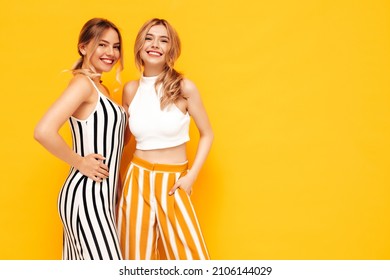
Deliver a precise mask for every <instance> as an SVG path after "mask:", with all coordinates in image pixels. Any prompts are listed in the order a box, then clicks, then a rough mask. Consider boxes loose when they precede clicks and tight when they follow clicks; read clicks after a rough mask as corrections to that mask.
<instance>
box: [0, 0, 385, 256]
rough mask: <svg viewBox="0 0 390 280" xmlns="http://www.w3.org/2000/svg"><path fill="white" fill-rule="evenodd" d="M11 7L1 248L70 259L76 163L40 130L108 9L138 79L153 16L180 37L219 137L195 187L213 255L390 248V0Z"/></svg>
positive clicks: (358, 252)
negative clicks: (51, 146)
mask: <svg viewBox="0 0 390 280" xmlns="http://www.w3.org/2000/svg"><path fill="white" fill-rule="evenodd" d="M2 2H6V3H2V4H3V5H2V7H3V8H2V9H1V11H0V28H1V36H0V38H1V39H0V40H1V44H0V50H1V76H0V77H1V86H2V90H1V92H2V93H1V110H0V116H1V120H0V125H1V127H0V129H1V145H0V155H1V163H0V164H1V168H0V170H1V173H0V174H1V178H0V181H1V183H0V207H1V210H0V259H59V258H61V248H62V247H61V246H62V228H61V223H60V220H59V216H58V213H57V205H56V203H57V195H58V192H59V190H60V187H61V185H62V183H63V180H64V178H65V177H66V175H67V172H68V166H67V165H66V164H64V163H62V162H60V161H59V160H58V159H56V158H55V157H54V156H52V155H50V154H49V153H48V152H47V151H46V150H44V149H43V148H42V147H41V146H40V145H39V144H38V143H37V142H35V141H34V140H33V137H32V135H33V129H34V126H35V124H36V123H37V122H38V120H39V119H40V117H41V116H42V115H43V113H44V112H45V110H46V109H47V108H48V106H49V105H50V104H51V103H52V102H53V101H54V100H55V99H56V98H57V97H58V96H59V94H60V93H61V91H62V90H63V89H64V88H65V86H66V85H67V83H68V80H69V78H70V74H68V73H61V71H62V70H64V69H67V68H69V67H71V65H72V64H73V62H74V61H75V60H76V59H77V53H76V43H77V36H78V33H79V31H80V29H81V26H82V25H83V24H84V22H86V21H87V20H88V19H90V18H91V17H96V16H97V17H106V18H108V19H110V20H112V21H113V22H115V23H116V24H117V25H118V26H119V27H120V28H121V29H122V35H123V36H124V38H125V41H124V43H125V45H124V47H125V51H126V52H125V67H126V70H125V71H124V72H123V74H122V79H123V80H124V81H127V80H129V79H135V78H137V77H138V73H137V71H136V69H135V67H134V66H133V62H132V45H133V42H134V37H135V34H136V32H137V30H138V29H139V27H140V26H141V24H142V23H143V22H144V21H146V20H147V19H149V18H151V17H155V16H156V17H162V18H166V19H168V20H169V21H170V22H171V23H172V24H173V25H174V26H175V27H176V29H177V30H178V32H179V34H180V35H181V38H182V42H183V54H182V57H181V58H180V61H179V63H178V65H177V68H178V70H180V71H182V72H184V73H185V74H186V76H187V77H188V78H190V79H192V80H193V81H194V82H195V83H196V84H197V86H198V88H199V89H200V91H201V94H202V97H203V100H204V103H205V106H206V108H207V110H208V112H209V115H210V118H211V120H212V124H213V128H214V131H215V135H216V137H215V142H214V145H213V148H212V151H211V153H210V157H209V158H208V160H207V163H206V165H205V166H204V169H203V171H202V173H201V175H200V177H199V179H198V181H197V183H196V185H195V193H194V195H193V200H194V204H195V208H196V210H197V212H198V216H199V220H200V222H201V226H202V228H203V231H204V235H205V239H206V242H207V243H208V247H209V250H210V253H211V256H212V258H213V259H390V238H389V236H390V219H389V216H390V188H389V187H390V175H389V174H390V172H389V167H390V148H389V147H390V146H389V142H390V109H389V105H390V97H389V93H390V83H389V69H390V53H389V50H390V3H389V2H388V1H386V0H382V1H381V0H371V1H368V0H367V1H359V0H345V1H340V0H329V1H313V0H298V1H288V0H276V1H255V0H253V1H249V0H241V1H231V3H230V4H229V1H228V2H226V1H224V0H217V1H206V0H198V1H181V0H171V1H156V0H151V1H124V0H117V1H113V2H109V1H101V0H94V1H76V0H66V1H65V0H62V1H51V0H36V1H2ZM210 2H211V3H210ZM113 77H114V75H112V74H111V73H110V74H108V75H107V76H106V78H105V79H103V80H104V81H105V82H106V83H107V84H108V85H109V86H110V87H111V88H113V87H114V86H115V83H114V78H113ZM103 78H104V77H103ZM120 95H121V92H120V91H118V92H117V93H115V94H114V97H115V99H117V100H120V98H121V96H120ZM61 133H62V134H63V135H64V137H65V138H66V139H67V141H69V143H70V134H69V129H68V126H67V125H65V126H64V128H63V129H62V130H61ZM191 134H192V139H193V140H196V138H197V133H196V130H195V128H194V127H192V130H191ZM189 148H190V155H191V156H190V158H193V156H192V154H193V153H194V151H195V141H192V142H191V143H190V144H189ZM125 162H126V161H125Z"/></svg>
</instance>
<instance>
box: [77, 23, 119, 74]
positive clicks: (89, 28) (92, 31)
mask: <svg viewBox="0 0 390 280" xmlns="http://www.w3.org/2000/svg"><path fill="white" fill-rule="evenodd" d="M110 28H112V29H114V30H115V31H116V32H117V33H118V37H119V51H120V58H119V67H117V80H118V81H119V73H120V72H121V71H122V70H123V49H122V36H121V33H120V31H119V28H118V27H117V26H116V25H115V24H114V23H112V22H111V21H109V20H107V19H104V18H93V19H90V20H89V21H87V22H86V23H85V24H84V26H83V28H82V29H81V31H80V35H79V40H78V44H77V51H78V53H79V55H80V58H79V60H78V61H77V62H76V63H75V65H74V66H73V67H72V72H73V74H74V75H75V74H78V73H81V74H84V75H87V76H89V77H96V76H99V75H100V74H98V73H96V72H95V69H94V68H93V66H92V65H90V63H89V60H90V58H91V54H87V55H83V54H82V53H81V51H80V46H82V45H87V44H89V43H90V42H93V48H92V49H93V50H96V48H97V46H98V44H99V41H100V38H101V37H102V35H103V32H104V31H106V30H107V29H110ZM85 60H86V61H87V65H88V68H87V69H85V68H82V66H83V63H84V61H85Z"/></svg>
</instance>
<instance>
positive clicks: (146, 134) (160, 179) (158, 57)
mask: <svg viewBox="0 0 390 280" xmlns="http://www.w3.org/2000/svg"><path fill="white" fill-rule="evenodd" d="M134 54H135V63H136V65H137V66H138V68H139V69H140V71H141V72H142V76H141V78H140V80H138V81H131V82H129V83H127V84H126V85H125V87H124V91H123V104H122V105H123V106H124V108H125V110H126V111H127V112H128V115H129V129H128V130H127V131H126V133H127V134H128V135H127V137H126V139H128V136H130V135H133V136H134V137H135V141H136V150H135V152H134V156H133V159H132V161H131V163H130V165H129V167H128V171H127V174H126V176H125V177H124V185H123V186H124V188H123V191H122V196H121V199H120V203H119V209H118V231H119V238H120V242H121V249H122V254H123V257H124V258H125V259H158V258H159V254H158V250H159V248H158V243H159V242H158V240H159V238H161V241H162V242H161V243H162V244H163V250H164V252H165V255H166V256H167V258H168V259H209V254H208V251H207V248H206V245H205V242H204V239H203V236H202V232H201V229H200V226H199V223H198V221H197V217H196V214H195V212H194V209H193V207H192V203H191V200H190V194H191V191H192V186H193V184H194V182H195V180H196V178H197V176H198V174H199V171H200V170H201V168H202V165H203V164H204V162H205V160H206V157H207V155H208V153H209V150H210V147H211V144H212V141H213V131H212V128H211V125H210V122H209V119H208V116H207V113H206V110H205V108H204V106H203V104H202V101H201V97H200V94H199V92H198V90H197V88H196V86H195V84H194V83H193V82H191V81H190V80H188V79H186V78H184V77H183V76H182V75H181V74H180V73H178V72H177V71H176V70H175V69H174V63H175V61H176V60H177V58H178V57H179V55H180V40H179V37H178V35H177V33H176V31H175V30H174V28H173V27H172V26H171V25H170V24H169V23H168V22H167V21H166V20H164V19H157V18H154V19H151V20H149V21H147V22H146V23H145V24H144V25H143V26H142V28H141V29H140V31H139V32H138V35H137V37H136V41H135V46H134ZM190 117H192V119H193V120H194V122H195V124H196V126H197V128H198V130H199V133H200V139H199V143H198V148H197V152H196V155H195V158H194V161H193V164H192V166H191V169H189V167H188V162H187V151H186V142H188V141H189V140H190V139H189V124H190Z"/></svg>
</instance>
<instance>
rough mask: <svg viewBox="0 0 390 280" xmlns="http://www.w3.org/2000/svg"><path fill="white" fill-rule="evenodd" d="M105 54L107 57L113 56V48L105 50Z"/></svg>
mask: <svg viewBox="0 0 390 280" xmlns="http://www.w3.org/2000/svg"><path fill="white" fill-rule="evenodd" d="M106 54H107V55H113V54H114V49H113V47H107V48H106Z"/></svg>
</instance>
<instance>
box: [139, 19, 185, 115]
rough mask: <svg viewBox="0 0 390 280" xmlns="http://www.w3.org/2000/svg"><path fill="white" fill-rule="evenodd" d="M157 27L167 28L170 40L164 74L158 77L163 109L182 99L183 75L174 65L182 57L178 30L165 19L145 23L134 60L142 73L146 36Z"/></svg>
mask: <svg viewBox="0 0 390 280" xmlns="http://www.w3.org/2000/svg"><path fill="white" fill-rule="evenodd" d="M155 25H162V26H164V27H165V28H166V30H167V33H168V38H169V48H168V52H167V53H166V55H165V57H166V64H165V66H164V69H163V72H162V73H161V74H160V75H159V76H158V78H157V80H156V84H155V87H156V91H157V89H158V87H159V85H162V87H161V90H162V96H161V99H160V103H161V108H164V107H166V106H167V105H169V104H172V103H175V101H176V100H177V99H178V98H180V97H181V81H182V80H183V75H182V74H181V73H179V72H177V71H176V70H175V69H174V64H175V62H176V60H177V59H178V58H179V56H180V52H181V43H180V39H179V35H178V34H177V32H176V30H175V29H174V28H173V27H172V25H170V24H169V23H168V21H166V20H165V19H159V18H153V19H150V20H148V21H147V22H145V23H144V25H143V26H142V27H141V29H140V30H139V32H138V34H137V37H136V39H135V44H134V59H135V65H136V66H137V68H138V69H139V70H140V71H142V69H143V67H144V62H143V61H142V59H141V50H142V47H143V46H144V43H145V38H146V34H147V33H148V31H149V30H150V28H151V27H153V26H155Z"/></svg>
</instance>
